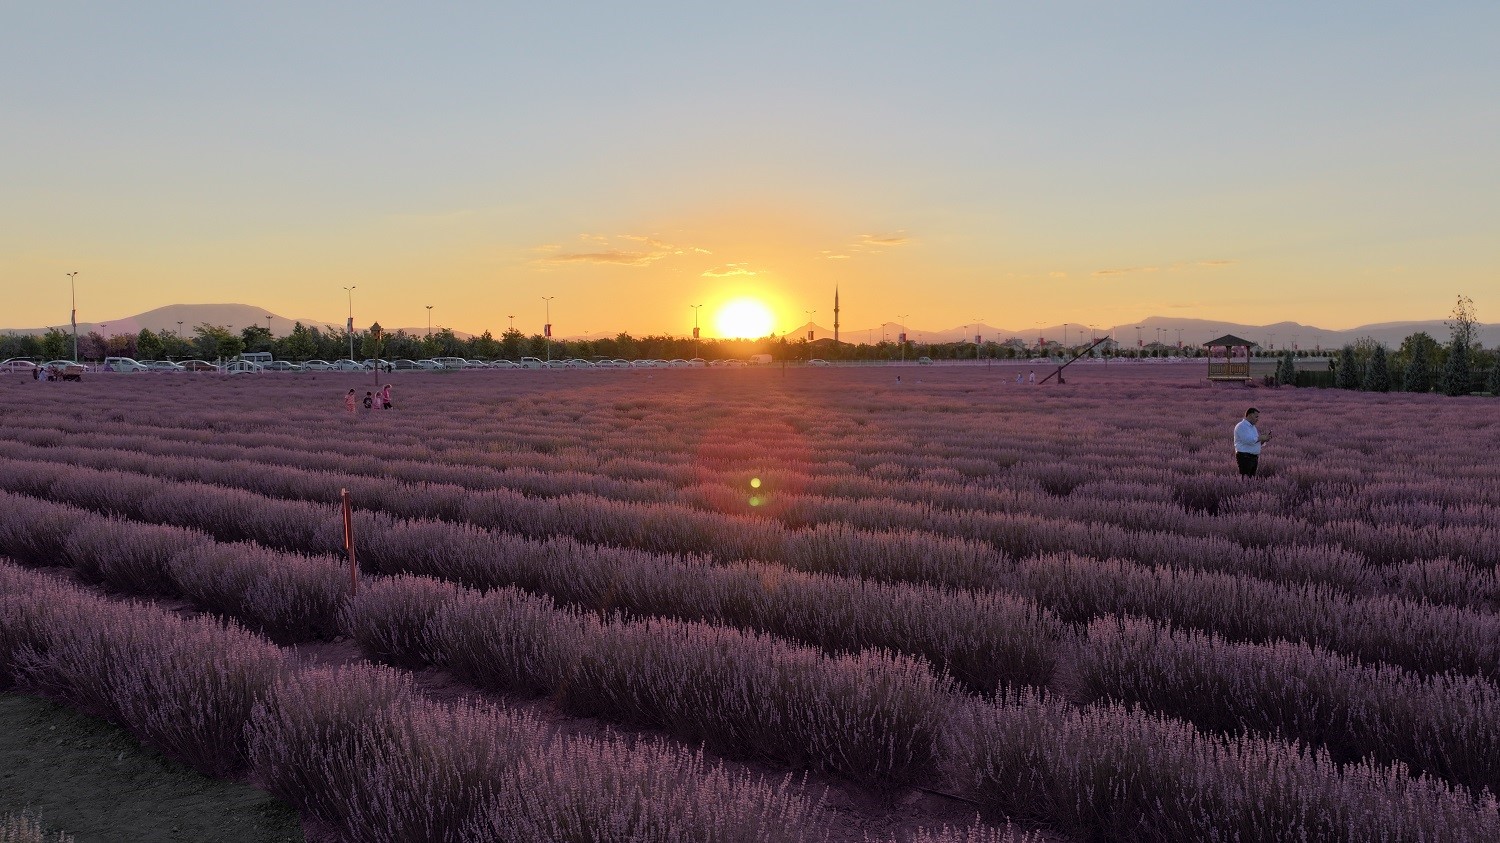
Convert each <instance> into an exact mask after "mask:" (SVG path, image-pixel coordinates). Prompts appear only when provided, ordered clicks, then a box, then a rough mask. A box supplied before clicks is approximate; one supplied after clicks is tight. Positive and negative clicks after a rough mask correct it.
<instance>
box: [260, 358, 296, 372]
mask: <svg viewBox="0 0 1500 843" xmlns="http://www.w3.org/2000/svg"><path fill="white" fill-rule="evenodd" d="M262 368H264V369H265V370H266V371H268V372H300V371H302V367H301V366H298V365H297V364H296V363H289V362H287V361H285V360H272V361H271V362H269V363H267V364H265V365H264V366H262Z"/></svg>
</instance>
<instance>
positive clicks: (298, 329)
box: [281, 322, 318, 360]
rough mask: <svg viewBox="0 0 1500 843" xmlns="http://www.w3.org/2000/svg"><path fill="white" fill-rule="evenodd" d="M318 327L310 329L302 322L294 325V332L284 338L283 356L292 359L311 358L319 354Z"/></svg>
mask: <svg viewBox="0 0 1500 843" xmlns="http://www.w3.org/2000/svg"><path fill="white" fill-rule="evenodd" d="M316 331H317V329H316V328H314V329H313V330H311V331H309V330H308V329H307V328H306V327H305V326H303V324H302V323H301V322H297V323H294V324H293V325H292V332H291V333H290V334H288V335H287V337H286V339H284V340H282V352H281V356H282V357H286V358H291V359H292V360H311V359H313V358H314V357H316V356H317V354H318V338H317V334H316Z"/></svg>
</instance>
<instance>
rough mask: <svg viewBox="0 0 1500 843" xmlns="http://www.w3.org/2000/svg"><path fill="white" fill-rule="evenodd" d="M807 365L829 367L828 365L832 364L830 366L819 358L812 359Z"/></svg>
mask: <svg viewBox="0 0 1500 843" xmlns="http://www.w3.org/2000/svg"><path fill="white" fill-rule="evenodd" d="M807 365H809V366H829V365H832V364H830V363H829V362H828V361H827V360H824V359H823V358H821V357H814V358H813V359H811V360H809V361H807Z"/></svg>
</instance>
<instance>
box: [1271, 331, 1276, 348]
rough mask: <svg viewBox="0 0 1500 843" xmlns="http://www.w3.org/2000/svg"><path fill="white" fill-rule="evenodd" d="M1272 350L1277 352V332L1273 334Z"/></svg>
mask: <svg viewBox="0 0 1500 843" xmlns="http://www.w3.org/2000/svg"><path fill="white" fill-rule="evenodd" d="M1271 350H1272V351H1275V350H1276V332H1275V331H1272V332H1271Z"/></svg>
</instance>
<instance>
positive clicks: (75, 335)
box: [68, 270, 78, 363]
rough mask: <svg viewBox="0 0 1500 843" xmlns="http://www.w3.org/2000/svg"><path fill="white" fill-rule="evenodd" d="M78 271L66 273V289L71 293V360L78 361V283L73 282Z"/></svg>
mask: <svg viewBox="0 0 1500 843" xmlns="http://www.w3.org/2000/svg"><path fill="white" fill-rule="evenodd" d="M77 276H78V272H77V270H74V271H73V272H69V273H68V289H69V291H71V292H72V293H73V316H72V317H71V318H72V320H73V362H74V363H77V362H78V285H77V284H76V283H74V279H75V278H77Z"/></svg>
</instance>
